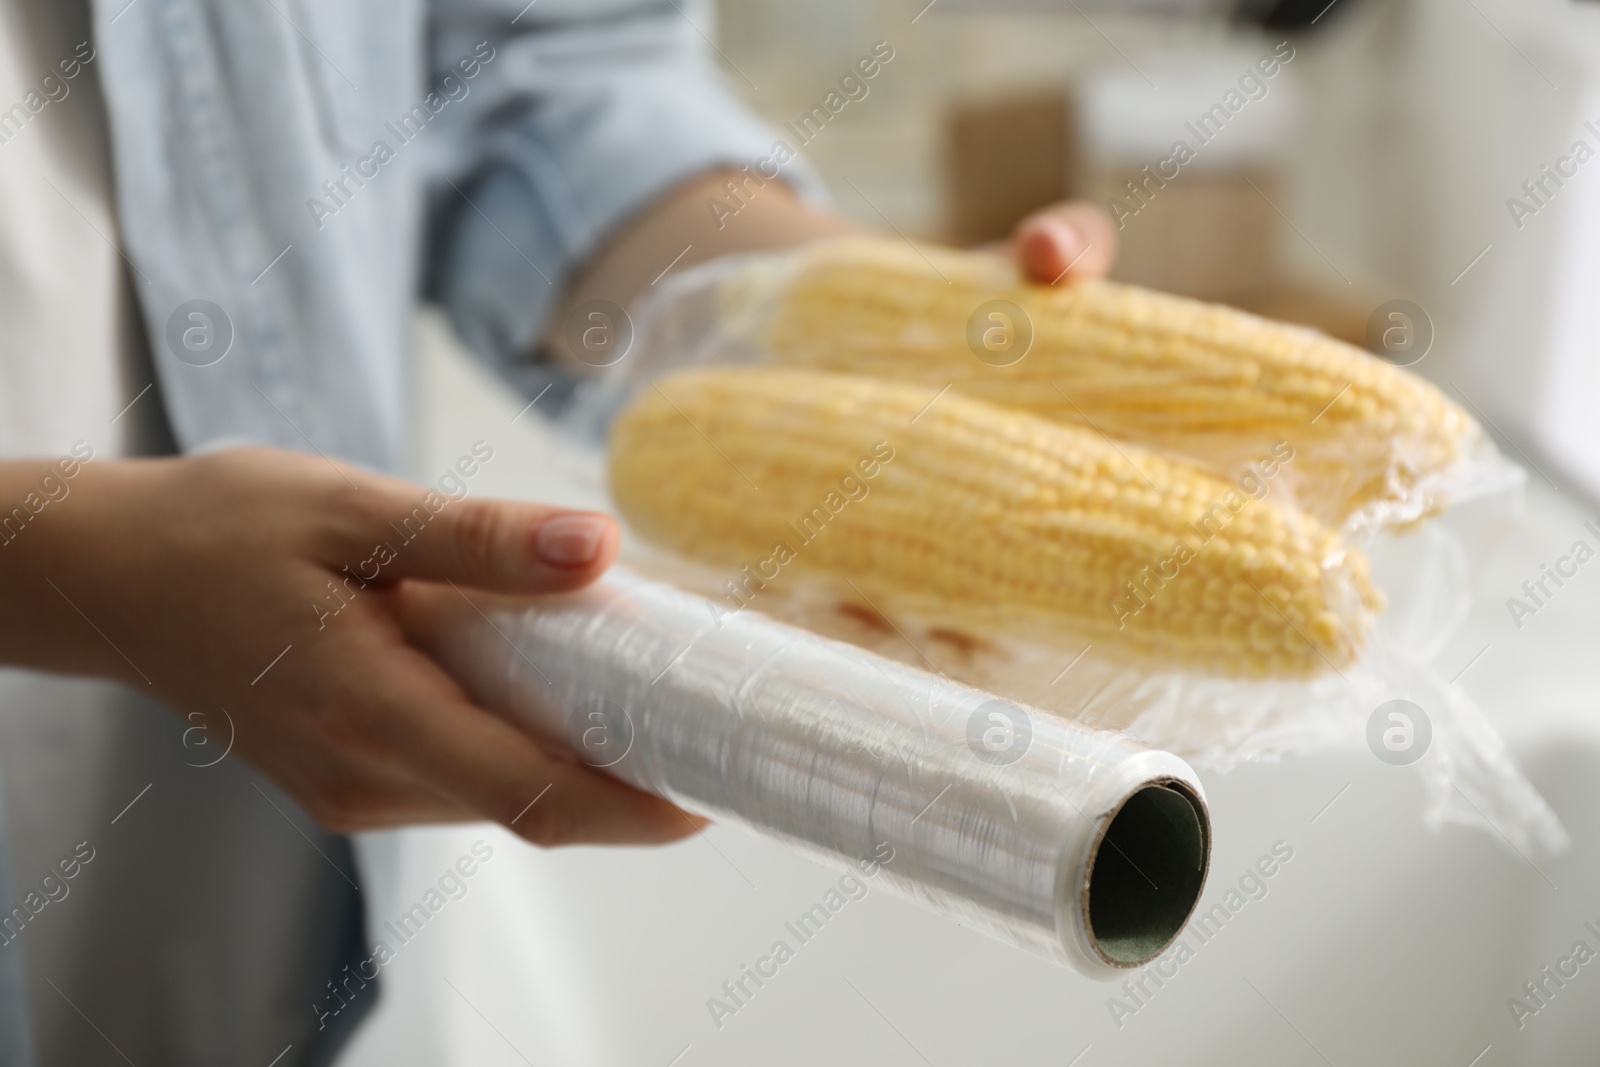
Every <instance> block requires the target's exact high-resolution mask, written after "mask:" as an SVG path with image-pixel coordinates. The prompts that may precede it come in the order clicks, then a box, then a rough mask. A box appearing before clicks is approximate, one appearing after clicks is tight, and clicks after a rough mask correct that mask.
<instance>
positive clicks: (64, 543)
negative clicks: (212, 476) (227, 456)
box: [0, 444, 149, 682]
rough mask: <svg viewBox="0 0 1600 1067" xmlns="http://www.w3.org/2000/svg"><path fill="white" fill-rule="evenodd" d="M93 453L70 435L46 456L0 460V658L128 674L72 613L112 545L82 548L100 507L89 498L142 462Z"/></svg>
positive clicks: (107, 561) (86, 622)
mask: <svg viewBox="0 0 1600 1067" xmlns="http://www.w3.org/2000/svg"><path fill="white" fill-rule="evenodd" d="M93 456H94V452H93V449H91V448H89V447H88V446H86V445H82V444H80V445H79V446H77V448H75V450H74V451H73V452H71V453H68V454H67V455H64V456H61V457H59V458H56V459H51V458H44V457H41V458H38V459H17V460H7V461H5V462H0V603H3V604H4V605H5V609H4V611H3V612H0V663H4V664H7V665H10V666H21V667H31V668H35V669H39V670H49V671H60V672H66V673H73V674H91V675H100V676H104V677H115V678H120V679H123V680H129V679H132V680H133V681H135V682H137V681H138V677H137V674H136V672H135V671H134V670H133V669H131V665H130V664H128V663H126V662H125V661H123V660H122V659H121V658H120V657H118V655H117V653H116V652H115V650H114V649H113V648H112V647H111V646H110V645H109V644H108V642H107V639H106V638H105V637H104V636H103V635H101V636H96V633H95V629H94V626H95V624H94V623H93V622H92V621H91V618H90V617H86V615H85V614H83V613H82V612H84V611H85V608H86V605H85V604H84V600H85V597H84V596H83V595H82V591H83V590H84V589H85V588H91V589H92V587H93V586H94V585H95V584H96V583H97V582H98V581H99V579H98V578H97V577H96V575H97V573H102V568H103V567H104V566H106V565H110V566H115V565H116V560H115V558H114V554H109V553H108V552H107V551H97V550H95V549H94V548H93V547H92V543H93V541H94V538H93V537H91V536H90V532H91V531H90V530H89V529H88V528H89V527H90V526H92V525H93V524H95V523H96V522H98V521H99V518H98V517H99V515H100V513H101V511H102V508H101V506H100V502H97V501H96V499H95V498H96V497H104V495H105V494H106V491H107V490H108V489H109V488H110V487H111V486H112V485H113V484H116V483H119V482H120V483H126V482H128V480H129V479H130V478H133V479H137V477H138V476H139V472H138V470H137V468H140V467H147V466H149V464H130V463H113V462H110V461H107V460H96V459H94V458H93ZM123 533H124V534H125V535H128V534H129V531H123ZM108 554H109V555H111V558H108ZM89 611H90V615H92V608H90V609H89ZM101 621H102V622H103V621H104V620H101Z"/></svg>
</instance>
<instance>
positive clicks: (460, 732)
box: [0, 449, 702, 845]
mask: <svg viewBox="0 0 1600 1067" xmlns="http://www.w3.org/2000/svg"><path fill="white" fill-rule="evenodd" d="M50 467H51V465H49V464H46V463H44V462H42V461H41V462H27V461H18V462H7V463H0V494H3V495H0V501H3V502H5V506H6V507H7V508H9V504H10V502H11V501H13V499H14V500H15V501H16V502H18V503H21V502H22V501H23V499H24V497H25V496H26V495H27V493H28V492H29V491H30V490H31V489H32V488H33V487H34V486H36V485H37V484H38V482H39V480H40V477H41V476H42V475H43V474H44V473H45V472H47V471H49V469H50ZM64 484H65V485H66V486H67V488H68V492H67V494H66V495H64V496H62V497H60V498H59V499H53V500H51V502H50V503H49V504H48V505H47V506H45V507H43V509H42V510H41V511H39V512H38V514H37V515H35V516H33V517H32V518H31V519H30V520H28V521H27V522H26V525H25V526H24V527H22V528H21V532H20V533H18V534H16V535H14V538H13V539H11V540H9V541H7V543H6V544H5V545H4V546H3V547H0V599H3V600H4V602H5V603H6V607H7V610H6V612H5V613H4V614H5V618H4V619H3V620H0V661H4V662H8V663H14V664H18V665H22V666H29V667H36V668H40V669H45V670H54V671H62V672H69V673H77V674H90V675H98V676H101V677H107V678H113V679H116V680H117V681H120V682H122V683H124V684H126V685H128V686H130V687H132V688H135V689H139V690H143V691H146V692H148V693H150V694H151V695H152V696H153V697H155V698H156V699H158V700H160V701H162V702H164V703H165V704H166V705H167V706H168V707H169V708H171V709H172V710H173V711H175V712H177V713H178V714H179V715H186V714H188V713H191V712H200V713H203V714H204V716H205V718H204V719H202V720H201V721H203V722H208V723H216V722H219V721H221V718H220V717H219V716H218V714H217V712H218V709H219V708H225V709H226V710H227V717H228V718H229V719H231V721H232V722H233V724H234V728H235V731H236V733H235V741H234V745H233V749H232V751H233V753H234V754H236V755H238V756H241V757H243V758H244V759H245V760H247V761H249V762H250V763H252V764H254V765H255V766H256V767H258V768H259V769H260V770H262V771H263V772H265V773H266V774H267V775H268V776H269V777H271V778H272V779H273V780H275V781H276V782H277V783H278V784H279V785H281V786H282V787H283V788H284V789H285V790H287V791H288V792H289V794H290V795H292V796H293V797H294V798H295V799H296V800H298V801H299V802H300V804H301V805H302V806H303V807H304V808H305V809H306V810H307V811H308V812H309V813H310V814H311V815H312V816H313V817H314V818H315V819H316V820H317V821H318V822H320V823H321V824H322V825H324V826H326V827H327V828H329V829H331V830H337V831H352V830H362V829H371V828H377V827H387V826H398V825H402V824H406V823H416V822H436V821H456V820H469V819H478V818H483V819H493V820H495V821H497V822H500V823H502V824H504V825H507V826H509V827H511V829H512V830H514V831H515V832H517V833H519V834H521V835H522V836H523V837H525V838H527V839H528V840H530V841H533V842H535V843H537V844H543V845H556V844H567V843H574V842H611V843H622V842H662V841H669V840H673V839H675V838H680V837H684V836H686V835H688V834H690V833H693V832H694V831H696V830H698V829H699V828H700V826H701V825H702V824H701V823H700V822H699V821H698V820H692V819H691V818H690V817H689V816H687V815H686V814H684V813H683V812H681V811H679V810H678V809H677V808H675V807H673V806H672V805H670V804H668V803H667V802H666V801H663V800H660V799H659V798H656V797H653V796H650V795H647V794H645V793H642V792H640V791H638V790H635V789H632V788H630V787H628V786H626V785H623V784H621V783H619V782H617V781H615V780H613V779H611V778H608V777H606V776H604V775H602V774H600V773H598V772H596V771H594V770H591V769H590V768H588V767H585V766H582V765H580V764H579V763H577V762H576V761H575V760H572V759H570V758H568V757H567V754H565V753H560V754H555V753H552V752H547V751H545V750H544V749H543V748H541V747H540V745H539V744H538V743H537V742H536V741H535V740H534V739H532V738H530V737H529V736H528V735H527V734H525V733H523V732H522V731H520V730H518V729H516V728H515V727H513V726H511V725H510V724H508V723H507V722H505V721H503V720H501V719H499V718H497V717H495V716H494V715H492V714H490V713H489V712H487V711H485V710H483V709H482V708H479V707H477V706H475V705H474V704H473V703H472V702H471V701H470V700H469V699H468V698H467V696H466V695H465V694H464V693H463V692H462V691H461V689H460V688H459V687H458V686H457V685H456V684H455V682H453V681H452V680H451V679H450V678H449V677H447V676H446V675H445V673H444V672H443V671H442V670H441V669H440V668H439V667H438V665H437V664H436V663H435V662H434V661H433V660H432V659H430V658H429V657H428V656H426V655H425V654H423V653H422V652H420V651H418V650H417V649H416V648H414V647H412V646H411V645H410V644H408V643H407V641H406V640H405V637H404V634H403V632H402V628H401V625H400V621H399V619H400V606H401V602H402V598H404V597H406V593H407V587H408V586H413V585H422V586H431V587H432V588H433V589H434V590H438V591H442V592H443V593H446V594H448V595H450V596H452V597H456V596H461V597H465V596H468V595H469V594H470V591H471V590H473V589H478V590H493V591H497V592H505V593H539V592H548V591H556V590H566V589H573V588H576V587H578V586H582V585H586V584H587V583H589V582H591V581H593V580H594V579H595V578H596V577H598V576H599V575H600V573H601V572H602V571H604V570H605V569H606V567H607V566H609V565H610V563H611V561H612V559H613V558H614V557H615V555H616V550H617V540H618V533H617V529H616V526H615V524H614V523H613V522H612V521H611V520H610V519H609V518H607V517H606V516H603V515H598V514H594V513H590V512H575V511H567V510H563V509H557V508H549V507H544V506H541V505H537V504H525V503H513V502H509V501H500V500H477V499H466V498H462V499H454V500H452V499H450V498H448V497H446V496H444V495H443V494H441V493H439V492H437V491H433V492H430V491H429V490H427V489H424V488H420V487H417V486H413V485H409V484H406V483H403V482H399V481H395V480H391V479H387V478H380V477H376V476H373V475H370V474H365V473H363V472H361V471H358V470H355V469H353V468H350V467H345V466H341V465H335V464H332V463H329V462H327V461H325V460H323V459H319V458H317V457H314V456H305V455H300V454H297V453H291V452H280V451H272V450H267V449H249V450H238V451H230V452H219V453H213V454H209V455H204V456H199V457H192V458H181V459H161V460H139V461H126V462H117V461H95V462H91V463H88V464H86V465H84V466H83V467H82V468H81V470H79V471H78V473H77V474H76V476H75V477H74V478H72V479H71V480H70V481H67V482H65V483H64ZM467 484H469V483H467V482H466V480H465V479H462V480H460V481H458V482H455V483H452V486H458V485H459V486H465V485H467ZM452 584H453V585H454V586H456V587H457V590H454V591H453V590H452V589H451V585H452ZM412 591H413V592H414V593H422V592H424V590H422V589H414V590H412ZM426 599H427V598H426V597H425V596H424V597H416V596H413V597H412V598H410V600H409V601H408V603H410V602H413V601H425V600H426ZM547 789H548V792H546V790H547ZM535 798H539V799H538V801H537V803H532V802H533V801H534V800H535ZM530 804H531V806H530Z"/></svg>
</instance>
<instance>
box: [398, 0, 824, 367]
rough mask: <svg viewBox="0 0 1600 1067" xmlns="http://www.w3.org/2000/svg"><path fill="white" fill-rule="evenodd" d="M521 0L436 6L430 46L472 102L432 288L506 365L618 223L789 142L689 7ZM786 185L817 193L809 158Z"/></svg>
mask: <svg viewBox="0 0 1600 1067" xmlns="http://www.w3.org/2000/svg"><path fill="white" fill-rule="evenodd" d="M525 4H526V0H433V5H432V19H433V25H432V28H431V29H432V32H431V33H430V36H429V40H430V46H429V47H430V52H431V57H430V58H431V67H432V73H433V79H434V83H435V85H436V86H439V85H443V86H444V87H445V89H447V90H451V91H454V92H457V93H459V92H466V94H467V95H466V96H465V97H464V98H463V99H462V100H461V101H460V103H459V104H458V105H455V106H454V111H455V114H454V116H453V120H452V122H451V129H450V132H449V134H448V136H449V138H450V141H449V142H448V144H447V145H446V146H443V147H444V149H445V150H444V151H442V152H441V153H439V156H438V159H439V165H438V168H437V172H436V178H435V181H434V183H433V187H432V189H431V191H430V210H429V231H428V232H429V238H428V249H427V264H428V266H427V268H426V291H427V295H428V296H429V297H431V298H432V299H434V300H437V301H438V302H439V303H441V304H442V305H443V306H444V308H445V309H446V311H447V313H448V314H449V316H450V318H451V319H452V320H453V322H454V324H455V326H456V329H457V330H458V331H459V333H460V334H461V336H462V338H463V339H464V340H465V341H466V342H467V344H468V345H469V346H470V347H471V348H472V349H473V350H474V351H476V352H477V353H478V354H479V355H480V356H482V357H484V358H486V359H488V360H489V361H491V362H492V363H495V364H498V365H500V366H501V367H502V368H505V367H507V365H509V364H514V363H517V362H518V361H524V360H528V359H530V358H533V354H534V353H533V349H534V347H535V343H536V339H537V338H538V337H539V336H540V333H541V331H542V329H543V327H544V322H545V319H546V317H547V316H548V315H549V314H550V313H551V312H552V310H553V309H554V308H555V307H556V306H557V304H558V301H559V299H560V295H561V293H562V291H563V288H564V286H565V283H566V282H567V280H568V278H569V277H570V276H571V274H572V273H573V272H574V271H575V270H576V269H577V268H579V267H580V266H581V265H582V264H583V262H584V261H585V260H586V259H587V258H588V257H589V256H590V254H591V253H593V252H594V250H595V249H596V247H597V246H598V245H599V244H600V243H601V242H603V241H604V240H605V239H606V237H607V235H608V234H609V233H610V232H611V231H612V230H614V229H615V228H616V227H617V226H618V225H619V224H621V223H623V222H625V221H626V220H627V219H628V218H629V217H630V216H631V215H633V214H635V213H636V212H638V211H639V210H640V209H641V208H643V207H645V206H646V205H647V204H649V203H650V202H651V201H652V200H654V199H655V198H656V197H658V196H660V195H661V194H663V193H664V192H666V191H667V190H669V189H670V188H671V187H672V186H674V185H676V184H679V183H681V182H683V181H684V180H686V179H688V178H690V177H692V176H694V175H695V174H698V173H700V172H703V171H705V170H707V169H708V168H713V167H717V166H722V165H732V166H734V167H739V166H742V165H746V164H748V165H750V166H751V167H752V168H754V167H756V166H757V165H759V163H760V161H762V160H763V159H767V158H769V157H770V156H771V155H772V150H773V147H774V145H775V143H776V142H777V141H778V137H777V135H776V134H775V133H774V132H773V131H772V130H770V129H768V128H767V127H766V126H764V125H763V124H762V123H761V122H760V121H758V120H757V119H755V118H754V117H753V116H752V115H751V114H750V113H749V112H748V111H747V110H746V109H745V108H744V107H743V106H742V105H741V104H740V103H739V102H738V101H737V100H736V99H735V97H734V95H733V94H732V93H731V92H730V91H729V88H728V86H727V85H726V84H725V83H724V77H723V75H722V74H721V72H720V71H719V70H718V68H717V67H716V66H715V64H714V63H713V62H712V61H711V59H710V58H709V53H710V51H711V45H710V43H709V36H710V35H711V34H713V33H714V27H713V24H712V19H711V16H710V15H709V14H708V13H706V12H705V11H704V10H703V9H702V8H701V7H700V6H699V5H697V4H695V3H694V2H693V0H610V2H606V0H589V2H582V0H537V3H535V4H526V6H524V5H525ZM469 71H475V73H474V75H473V76H472V77H471V79H470V80H467V79H466V75H467V73H468V72H469ZM446 79H456V80H457V81H458V82H460V84H452V83H449V82H447V81H446ZM783 176H784V178H785V179H787V180H789V181H790V182H791V183H792V184H795V185H797V186H798V187H799V188H800V189H801V190H802V191H804V192H808V193H816V194H818V195H820V192H821V191H820V187H819V186H818V185H817V183H816V181H815V179H814V178H812V177H811V176H810V173H809V172H808V171H807V170H806V169H805V168H804V166H803V164H800V163H799V161H796V162H794V163H790V164H789V165H788V166H786V167H784V169H783ZM665 265H666V264H663V266H665Z"/></svg>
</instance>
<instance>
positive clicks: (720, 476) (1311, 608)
mask: <svg viewBox="0 0 1600 1067" xmlns="http://www.w3.org/2000/svg"><path fill="white" fill-rule="evenodd" d="M934 396H935V391H934V390H930V389H927V388H924V387H921V386H917V385H913V384H908V383H903V382H892V381H883V380H877V379H872V378H867V377H862V376H856V375H840V374H828V373H818V372H812V371H796V370H785V369H776V368H717V369H706V370H695V371H687V372H683V373H679V374H677V375H673V376H670V377H668V378H666V379H664V380H662V381H660V382H659V383H656V384H655V385H652V386H648V387H646V388H645V389H644V390H643V391H642V392H641V393H640V394H639V395H638V396H637V397H636V398H635V400H634V401H633V402H632V403H631V404H630V405H629V406H628V407H627V408H625V409H624V411H623V412H622V414H621V415H620V416H619V417H618V419H617V420H616V422H615V423H614V425H613V428H612V436H611V442H610V460H609V462H610V480H611V489H612V493H613V496H614V497H615V499H616V501H617V504H618V505H619V508H620V510H621V512H622V514H623V516H624V517H625V518H626V519H627V520H628V521H629V523H630V524H631V525H632V526H633V527H634V528H635V529H636V530H637V531H638V532H640V533H642V534H643V535H644V536H645V537H646V538H648V539H649V540H651V541H653V542H654V543H656V544H658V545H661V546H663V547H666V548H669V549H671V550H673V551H676V552H678V553H680V554H682V555H685V556H688V557H691V558H694V559H698V560H701V561H703V562H707V563H711V564H714V565H717V566H720V567H725V568H727V569H728V571H729V573H730V574H732V573H735V572H739V573H742V574H743V575H744V578H743V579H742V583H743V588H744V589H745V590H746V591H748V592H750V593H751V594H752V595H753V596H754V597H755V599H754V601H753V603H754V604H755V606H756V607H757V609H758V610H759V608H760V607H761V602H760V599H759V595H758V593H759V588H760V587H761V586H764V584H765V583H766V582H769V581H784V580H786V576H788V575H792V574H796V573H799V572H806V573H807V575H808V580H814V579H816V578H819V577H820V578H822V579H824V580H829V579H831V580H832V581H833V582H835V583H837V585H838V587H839V589H840V590H841V592H843V594H844V595H845V596H846V597H851V598H854V597H857V596H858V597H859V598H860V599H864V600H865V601H866V603H867V606H869V607H871V608H873V609H875V610H881V611H884V612H886V613H890V614H891V615H892V614H893V613H896V612H906V613H910V614H912V615H915V616H916V617H918V618H921V619H924V620H932V621H938V622H941V623H946V624H949V625H952V626H956V627H960V628H962V629H964V630H965V631H966V632H970V633H975V634H978V635H989V634H995V633H999V632H1003V631H1012V632H1015V631H1018V630H1021V631H1023V632H1029V633H1032V634H1034V635H1041V634H1049V633H1070V634H1074V635H1080V636H1084V637H1088V638H1090V639H1092V640H1094V641H1096V642H1103V643H1104V644H1105V645H1106V646H1107V647H1109V648H1113V649H1116V648H1120V649H1123V650H1125V651H1129V652H1134V653H1138V654H1142V655H1145V656H1150V657H1154V658H1156V659H1157V660H1159V661H1160V662H1162V663H1164V664H1172V665H1180V666H1187V667H1191V668H1199V669H1202V670H1208V671H1214V672H1220V673H1226V674H1246V675H1268V674H1270V675H1307V674H1315V673H1318V672H1320V671H1322V670H1326V669H1328V668H1330V667H1332V668H1342V667H1343V666H1345V665H1347V664H1348V663H1350V662H1351V661H1352V660H1353V659H1354V658H1355V657H1356V655H1357V654H1358V652H1359V651H1360V649H1361V647H1362V644H1363V642H1364V640H1365V638H1366V635H1367V632H1368V628H1369V623H1370V613H1371V612H1372V611H1373V610H1375V609H1377V608H1378V607H1379V606H1380V605H1381V598H1380V596H1379V594H1378V593H1377V592H1376V591H1375V590H1374V589H1373V588H1372V587H1371V585H1370V584H1369V582H1368V578H1367V564H1366V559H1365V557H1364V556H1362V555H1361V554H1360V553H1359V552H1358V551H1356V550H1355V549H1353V548H1350V547H1347V546H1345V545H1344V544H1343V543H1342V542H1341V540H1340V539H1339V538H1338V537H1337V536H1336V535H1335V534H1334V533H1332V532H1331V531H1329V530H1328V529H1327V528H1326V527H1324V526H1323V525H1322V524H1320V523H1318V522H1316V521H1315V520H1313V519H1310V518H1308V517H1305V516H1302V515H1300V514H1298V513H1296V512H1293V511H1291V510H1288V509H1281V508H1278V507H1276V506H1274V505H1273V504H1272V503H1271V502H1270V501H1266V500H1242V502H1241V501H1240V498H1239V494H1238V490H1237V488H1236V487H1235V486H1234V484H1233V483H1232V482H1230V481H1228V480H1225V479H1222V478H1220V477H1217V476H1215V475H1212V474H1208V473H1206V472H1204V471H1203V470H1201V469H1199V468H1197V467H1195V466H1193V465H1191V464H1188V463H1185V462H1182V461H1178V460H1173V459H1170V458H1165V457H1162V456H1158V455H1154V454H1151V453H1148V452H1145V451H1143V450H1140V449H1137V448H1133V447H1131V446H1130V447H1123V448H1121V449H1119V448H1118V447H1117V446H1114V445H1112V444H1111V443H1110V442H1108V441H1107V440H1105V439H1103V438H1102V437H1101V436H1099V435H1098V434H1096V433H1094V432H1093V431H1090V430H1084V429H1080V428H1078V427H1076V426H1070V425H1061V424H1058V423H1054V422H1051V421H1049V420H1046V419H1042V418H1039V417H1037V416H1034V415H1030V414H1027V413H1025V412H1019V411H1011V410H1008V409H1005V408H1002V407H999V406H996V405H992V404H989V403H986V402H983V401H979V400H974V399H971V398H969V397H964V396H961V395H958V394H954V393H951V394H949V395H944V396H941V397H938V398H937V399H934ZM930 400H934V402H933V403H932V404H931V405H930V404H929V401H930ZM741 568H743V570H742V571H741ZM752 581H753V582H754V585H752V584H751V583H752Z"/></svg>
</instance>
